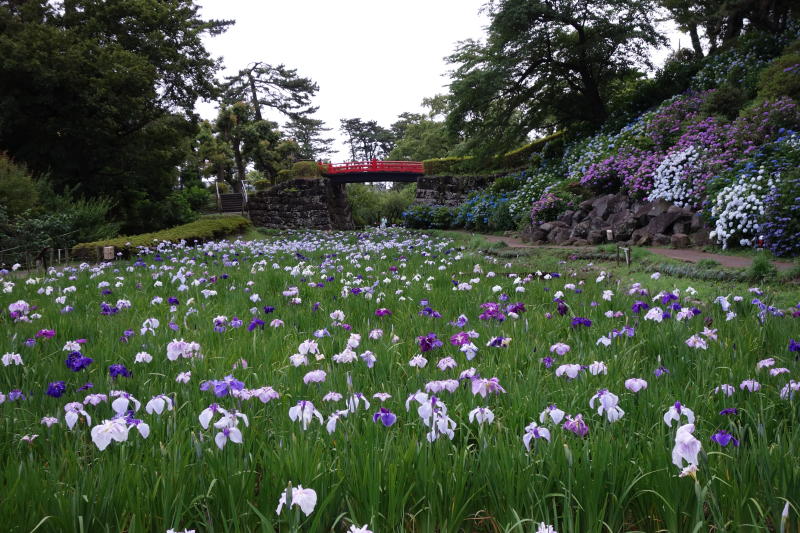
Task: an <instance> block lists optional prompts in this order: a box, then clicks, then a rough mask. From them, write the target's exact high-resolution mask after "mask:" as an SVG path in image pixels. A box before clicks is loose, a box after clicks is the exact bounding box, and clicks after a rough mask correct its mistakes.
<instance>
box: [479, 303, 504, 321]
mask: <svg viewBox="0 0 800 533" xmlns="http://www.w3.org/2000/svg"><path fill="white" fill-rule="evenodd" d="M481 309H483V312H482V313H481V314H480V315H479V316H478V318H479V319H481V320H491V319H495V320H497V321H498V322H502V321H504V320H505V319H506V315H504V314H503V313H502V312H501V311H500V305H499V304H497V303H495V302H486V303H484V304H481Z"/></svg>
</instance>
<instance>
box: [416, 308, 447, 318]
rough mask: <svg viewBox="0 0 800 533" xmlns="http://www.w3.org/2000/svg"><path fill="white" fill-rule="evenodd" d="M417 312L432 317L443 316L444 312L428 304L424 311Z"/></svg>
mask: <svg viewBox="0 0 800 533" xmlns="http://www.w3.org/2000/svg"><path fill="white" fill-rule="evenodd" d="M417 314H418V315H420V316H429V317H431V318H441V317H442V314H441V313H440V312H439V311H437V310H436V309H433V308H432V307H428V306H425V307H423V308H422V311H420V312H419V313H417Z"/></svg>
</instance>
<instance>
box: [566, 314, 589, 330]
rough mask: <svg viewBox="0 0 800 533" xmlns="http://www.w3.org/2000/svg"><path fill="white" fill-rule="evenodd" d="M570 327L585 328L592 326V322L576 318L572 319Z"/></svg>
mask: <svg viewBox="0 0 800 533" xmlns="http://www.w3.org/2000/svg"><path fill="white" fill-rule="evenodd" d="M571 325H572V327H573V328H577V327H580V326H586V327H587V328H588V327H589V326H591V325H592V321H591V320H589V319H588V318H583V317H580V316H576V317H574V318H573V319H572V324H571Z"/></svg>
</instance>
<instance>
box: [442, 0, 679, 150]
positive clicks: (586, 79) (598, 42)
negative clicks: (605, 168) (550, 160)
mask: <svg viewBox="0 0 800 533" xmlns="http://www.w3.org/2000/svg"><path fill="white" fill-rule="evenodd" d="M655 8H656V4H655V2H654V0H602V1H601V0H497V1H494V2H490V3H489V4H487V10H488V13H489V16H490V19H491V22H490V25H489V28H488V36H487V39H486V42H485V43H484V42H477V41H474V40H469V41H465V42H463V43H461V45H460V46H459V48H458V49H457V50H456V52H455V53H454V54H453V55H452V56H451V57H450V58H449V61H450V63H452V64H454V65H456V69H455V71H454V73H453V77H452V82H451V84H450V90H451V95H450V112H449V114H448V117H447V124H448V128H449V129H450V131H451V132H452V133H453V134H454V135H463V136H465V137H466V138H467V139H468V142H469V143H470V145H471V146H472V148H474V149H476V150H477V149H479V148H481V149H484V150H489V151H493V152H499V151H501V150H503V149H508V148H509V147H511V146H513V145H514V144H516V143H518V142H520V141H521V140H523V139H524V138H525V137H526V136H527V135H528V134H529V133H530V132H532V131H537V130H538V131H542V130H552V129H555V128H560V127H564V126H573V127H575V126H582V127H587V128H596V127H597V126H599V125H600V124H602V123H603V121H604V120H605V118H606V117H607V116H608V109H607V102H608V99H609V93H610V84H611V82H612V81H613V80H615V79H617V78H618V77H620V76H621V75H624V74H625V73H628V72H630V71H632V70H636V69H641V68H649V67H650V65H649V61H648V59H647V58H648V55H649V54H648V51H649V48H650V47H652V46H657V45H659V44H662V43H664V42H665V40H664V38H663V36H661V35H659V33H658V32H657V31H656V28H655V26H654V20H653V17H654V12H655Z"/></svg>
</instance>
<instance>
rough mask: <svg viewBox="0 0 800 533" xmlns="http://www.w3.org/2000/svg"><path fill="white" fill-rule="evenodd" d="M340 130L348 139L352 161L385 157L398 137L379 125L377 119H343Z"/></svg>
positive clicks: (346, 141) (346, 142)
mask: <svg viewBox="0 0 800 533" xmlns="http://www.w3.org/2000/svg"><path fill="white" fill-rule="evenodd" d="M340 122H341V126H340V128H339V129H340V130H341V132H342V133H344V134H345V136H346V137H347V139H346V140H345V144H347V145H348V147H349V148H350V158H351V160H352V161H371V160H373V159H384V158H386V156H387V155H389V153H390V152H391V151H392V148H394V145H395V142H397V139H396V137H395V134H394V132H392V130H390V129H386V128H384V127H382V126H379V125H378V123H377V121H375V120H361V119H360V118H348V119H344V118H343V119H341V120H340Z"/></svg>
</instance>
